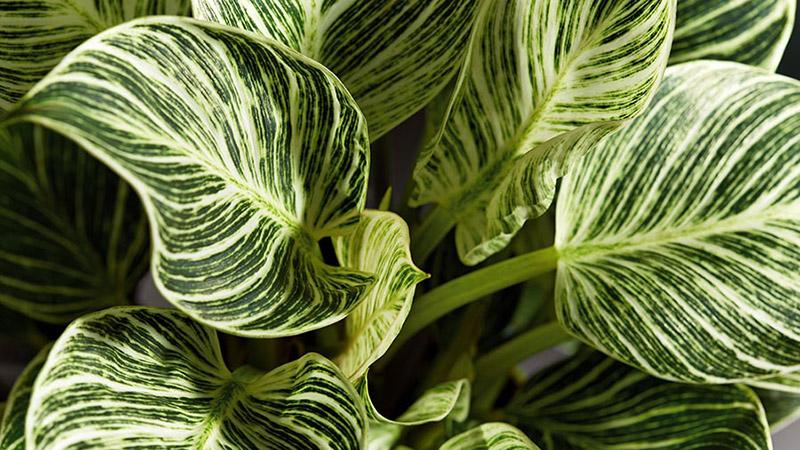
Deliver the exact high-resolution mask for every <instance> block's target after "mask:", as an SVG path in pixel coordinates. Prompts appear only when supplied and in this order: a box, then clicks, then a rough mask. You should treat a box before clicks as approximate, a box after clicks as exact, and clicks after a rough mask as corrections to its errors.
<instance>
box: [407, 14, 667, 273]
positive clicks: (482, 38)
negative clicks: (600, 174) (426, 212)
mask: <svg viewBox="0 0 800 450" xmlns="http://www.w3.org/2000/svg"><path fill="white" fill-rule="evenodd" d="M486 5H487V7H486V8H485V9H484V10H482V13H481V16H480V18H479V20H478V23H477V28H476V31H475V34H474V35H473V41H472V44H471V49H470V52H469V57H468V61H467V65H466V67H465V68H464V72H463V73H462V77H461V79H460V80H459V84H458V87H457V89H456V93H455V94H454V96H453V98H452V100H451V104H450V111H449V115H448V117H447V118H446V119H445V120H444V122H443V123H444V125H443V127H442V129H441V130H440V132H439V134H438V135H437V137H436V139H435V140H434V141H433V142H432V143H431V144H430V146H429V147H428V148H427V149H426V151H425V152H424V153H423V155H422V156H421V158H420V161H419V162H418V165H417V168H416V169H415V174H414V180H415V181H416V190H415V192H414V194H413V197H412V199H411V204H412V205H415V206H418V205H422V204H425V203H429V202H435V203H438V204H439V205H440V207H442V208H445V209H446V211H447V212H448V213H449V214H450V215H451V216H452V217H453V221H454V222H455V223H456V246H457V248H458V251H459V255H460V257H461V259H462V261H463V262H464V263H465V264H469V265H472V264H477V263H479V262H481V261H483V260H484V259H486V258H487V257H488V256H490V255H492V254H494V253H496V252H497V251H499V250H500V249H502V248H504V247H505V246H506V245H507V244H508V242H509V241H510V240H511V238H512V237H513V235H514V234H515V233H516V232H517V231H519V229H520V228H521V227H522V225H523V224H524V223H525V221H526V220H528V219H530V218H534V217H537V216H539V215H541V214H542V213H544V211H546V210H547V208H548V206H549V205H550V203H551V202H552V199H553V196H554V192H555V182H556V179H557V178H558V177H560V176H561V175H563V173H564V172H565V171H566V170H567V168H568V167H569V166H570V164H571V163H572V161H573V160H574V159H576V158H577V157H578V156H580V155H581V154H583V153H585V152H586V151H588V150H589V149H590V148H591V147H592V146H593V145H594V143H595V142H596V141H597V140H598V139H599V138H600V137H602V136H604V135H606V134H607V133H609V132H610V131H612V130H613V129H615V128H616V127H617V126H618V125H619V124H620V122H621V121H624V120H626V119H630V118H631V117H634V116H636V115H637V114H639V113H640V112H641V110H642V109H643V108H644V107H645V106H646V105H647V103H648V102H649V100H650V98H651V97H652V94H653V92H654V91H655V88H656V87H657V86H658V83H659V80H660V78H661V76H662V74H663V71H664V67H665V66H666V63H667V57H668V56H669V46H670V42H671V37H672V30H673V26H674V20H675V0H613V1H606V2H597V1H590V0H569V1H556V0H502V1H494V2H486Z"/></svg>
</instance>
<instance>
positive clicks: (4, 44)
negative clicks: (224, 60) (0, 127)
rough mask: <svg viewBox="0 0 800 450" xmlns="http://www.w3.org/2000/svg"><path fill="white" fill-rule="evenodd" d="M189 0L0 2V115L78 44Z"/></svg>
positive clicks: (176, 10)
mask: <svg viewBox="0 0 800 450" xmlns="http://www.w3.org/2000/svg"><path fill="white" fill-rule="evenodd" d="M189 7H190V0H0V30H3V35H2V39H0V115H2V114H1V113H3V112H5V111H7V110H9V109H10V108H11V107H12V106H13V105H14V103H16V102H17V100H19V99H20V98H21V97H22V96H23V95H25V93H26V92H28V90H29V89H30V88H31V87H32V86H33V85H34V83H36V82H37V81H39V80H40V79H42V77H44V76H45V75H46V74H47V72H49V71H50V70H51V69H52V68H53V67H55V66H56V64H58V62H59V61H60V60H61V58H63V57H64V56H65V55H66V54H67V53H69V52H70V51H71V50H72V49H74V48H75V47H77V46H78V45H79V44H80V43H81V42H83V41H85V40H87V39H89V38H90V37H92V36H94V35H96V34H98V33H100V32H101V31H103V30H105V29H106V28H111V27H113V26H114V25H117V24H120V23H122V22H127V21H129V20H131V19H133V18H136V17H141V16H152V15H159V14H166V15H185V14H188V13H189Z"/></svg>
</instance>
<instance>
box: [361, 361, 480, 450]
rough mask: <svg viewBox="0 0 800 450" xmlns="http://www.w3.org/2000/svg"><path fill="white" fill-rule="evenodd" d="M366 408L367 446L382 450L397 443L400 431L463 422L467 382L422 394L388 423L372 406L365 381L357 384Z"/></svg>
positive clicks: (468, 394)
mask: <svg viewBox="0 0 800 450" xmlns="http://www.w3.org/2000/svg"><path fill="white" fill-rule="evenodd" d="M356 389H358V391H359V393H360V394H361V398H362V399H363V401H364V404H365V405H366V411H367V419H368V420H369V431H368V432H367V444H368V447H369V448H370V449H375V450H377V449H385V448H391V446H393V445H395V444H396V443H397V440H398V439H399V438H400V436H401V433H402V432H403V428H405V427H413V426H417V425H422V424H426V423H433V422H440V421H442V420H445V419H452V420H454V421H456V422H463V421H464V420H466V419H467V415H468V414H469V402H470V384H469V381H467V380H466V379H464V380H457V381H449V382H446V383H442V384H439V385H437V386H434V387H432V388H431V389H428V390H427V391H425V392H424V393H423V394H422V396H421V397H420V398H418V399H417V401H415V402H414V403H413V404H412V405H411V406H409V407H408V409H407V410H406V411H405V412H404V413H403V414H402V415H400V417H398V418H397V419H394V420H392V419H387V418H386V417H384V416H383V414H381V413H380V412H379V411H378V410H377V408H376V407H375V405H374V404H373V403H372V398H371V397H370V393H369V385H368V383H367V377H366V376H364V377H363V378H362V379H361V380H360V381H359V382H358V383H357V384H356Z"/></svg>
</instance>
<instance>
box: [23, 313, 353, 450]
mask: <svg viewBox="0 0 800 450" xmlns="http://www.w3.org/2000/svg"><path fill="white" fill-rule="evenodd" d="M357 395H358V394H357V393H356V392H355V390H354V388H353V387H352V385H350V383H349V382H348V381H347V380H346V379H345V378H344V377H343V375H342V374H341V372H340V371H339V370H338V369H337V368H336V366H335V365H334V364H333V363H331V362H330V361H328V360H326V359H325V358H323V357H322V356H320V355H317V354H313V353H312V354H307V355H306V356H304V357H303V358H301V359H299V360H296V361H293V362H291V363H288V364H285V365H283V366H281V367H278V368H277V369H275V370H273V371H271V372H269V373H267V374H260V373H257V371H255V369H249V368H245V369H240V370H237V371H236V372H234V373H231V372H230V371H228V369H227V368H226V367H225V364H224V362H223V361H222V355H221V353H220V348H219V342H218V340H217V335H216V333H215V332H214V331H213V330H211V329H209V328H206V327H204V326H202V325H200V324H198V323H197V322H195V321H193V320H192V319H191V318H189V317H188V316H186V315H184V314H183V313H181V312H179V311H175V310H161V309H154V308H133V307H127V308H125V307H123V308H114V309H109V310H105V311H103V312H99V313H94V314H92V315H89V316H86V317H84V318H81V319H79V320H78V321H76V322H74V323H73V324H72V325H71V326H70V327H69V328H68V329H67V331H66V332H65V333H64V334H63V335H62V336H61V338H59V340H58V341H57V342H56V344H55V345H54V347H53V350H52V352H51V356H50V357H49V358H48V360H47V362H46V363H45V365H44V367H43V368H42V371H41V373H40V375H39V377H38V378H37V380H36V384H35V386H34V390H33V395H32V398H31V402H30V408H29V410H28V416H27V423H26V439H27V440H28V445H29V448H36V449H42V450H46V449H51V448H59V449H72V448H114V449H133V448H188V447H191V448H219V449H230V450H233V449H243V448H263V449H284V448H293V449H309V450H311V449H317V448H331V449H358V448H361V446H362V445H363V443H364V438H365V414H364V409H363V406H362V405H361V402H360V401H359V400H358V397H357Z"/></svg>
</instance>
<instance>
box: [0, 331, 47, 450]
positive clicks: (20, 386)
mask: <svg viewBox="0 0 800 450" xmlns="http://www.w3.org/2000/svg"><path fill="white" fill-rule="evenodd" d="M49 352H50V346H49V345H48V346H47V347H44V348H43V349H42V350H41V351H39V354H38V355H36V357H35V358H33V360H31V362H30V363H28V366H27V367H25V370H24V371H22V373H21V374H20V376H19V378H17V381H16V382H15V383H14V387H13V388H12V389H11V393H9V395H8V403H7V404H6V408H5V412H3V410H2V409H0V413H3V420H2V423H0V448H2V449H3V450H25V415H26V414H27V413H28V404H29V403H30V400H31V392H33V383H34V381H36V376H37V375H39V371H40V370H41V369H42V366H43V365H44V361H45V359H47V354H48V353H49Z"/></svg>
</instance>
